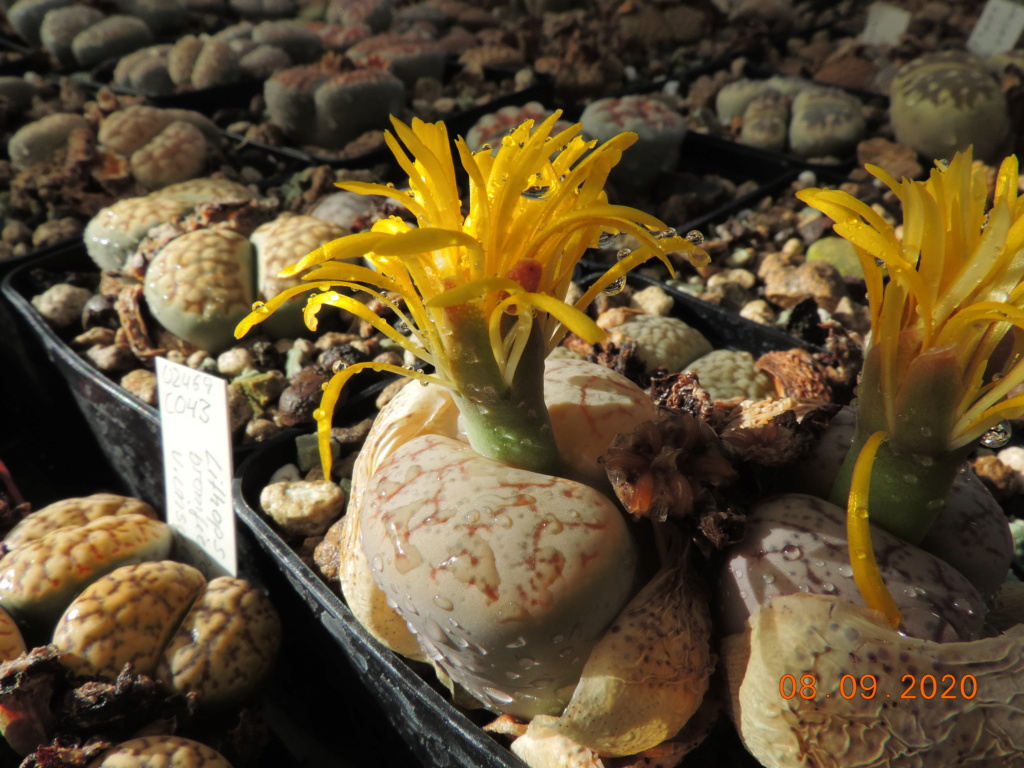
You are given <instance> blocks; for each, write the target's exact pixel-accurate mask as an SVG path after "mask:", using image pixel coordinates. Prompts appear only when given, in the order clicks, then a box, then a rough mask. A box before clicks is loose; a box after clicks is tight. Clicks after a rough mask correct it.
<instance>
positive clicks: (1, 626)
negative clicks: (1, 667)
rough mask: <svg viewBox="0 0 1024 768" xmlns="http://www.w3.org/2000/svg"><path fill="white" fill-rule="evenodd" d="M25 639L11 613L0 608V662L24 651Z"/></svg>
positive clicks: (15, 656)
mask: <svg viewBox="0 0 1024 768" xmlns="http://www.w3.org/2000/svg"><path fill="white" fill-rule="evenodd" d="M25 650H26V649H25V640H24V639H23V638H22V636H21V630H20V629H18V625H17V624H15V623H14V619H12V618H11V614H9V613H8V612H7V611H5V610H3V609H2V608H0V662H3V661H10V660H11V659H16V658H18V657H19V656H21V654H23V653H24V652H25Z"/></svg>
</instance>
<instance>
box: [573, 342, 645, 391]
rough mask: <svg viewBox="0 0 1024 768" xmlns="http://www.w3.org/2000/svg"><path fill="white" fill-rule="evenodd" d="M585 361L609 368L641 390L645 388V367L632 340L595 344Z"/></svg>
mask: <svg viewBox="0 0 1024 768" xmlns="http://www.w3.org/2000/svg"><path fill="white" fill-rule="evenodd" d="M586 357H587V360H589V361H590V362H592V363H597V364H598V365H603V366H604V367H605V368H611V369H612V370H613V371H615V372H616V373H617V374H619V375H620V376H625V377H626V378H627V379H629V380H630V381H632V382H633V383H634V384H637V385H638V386H640V387H641V388H646V387H647V382H648V379H649V377H648V375H647V367H646V365H645V364H644V361H643V360H642V359H641V358H640V354H639V353H638V352H637V344H636V342H635V341H634V340H633V339H623V340H622V341H621V342H619V343H615V342H611V341H609V342H607V343H603V344H602V343H600V342H599V343H597V344H595V345H594V346H593V348H592V350H591V352H590V354H588V355H587V356H586Z"/></svg>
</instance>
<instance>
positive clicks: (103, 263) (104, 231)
mask: <svg viewBox="0 0 1024 768" xmlns="http://www.w3.org/2000/svg"><path fill="white" fill-rule="evenodd" d="M191 208H192V203H191V202H189V201H187V200H182V199H179V198H177V197H170V196H163V195H147V196H146V197H129V198H126V199H125V200H118V201H117V202H116V203H114V204H113V205H109V206H107V207H106V208H103V209H102V210H101V211H100V212H99V213H97V214H96V215H95V216H93V217H92V219H91V220H90V221H89V223H88V224H87V225H86V226H85V233H84V235H83V237H84V239H85V250H86V251H87V252H88V253H89V256H90V258H92V260H93V261H94V262H96V266H98V267H99V268H100V269H111V270H118V269H121V268H122V267H123V266H124V265H125V262H126V261H127V260H128V256H129V255H130V254H131V253H132V252H133V251H134V250H135V249H136V248H137V247H138V245H139V242H140V241H141V240H142V238H143V237H145V236H146V233H147V232H149V230H150V229H152V228H153V227H155V226H156V225H157V224H163V223H164V222H166V221H169V220H171V219H172V218H174V217H175V216H179V215H181V214H183V213H185V212H186V211H188V210H190V209H191Z"/></svg>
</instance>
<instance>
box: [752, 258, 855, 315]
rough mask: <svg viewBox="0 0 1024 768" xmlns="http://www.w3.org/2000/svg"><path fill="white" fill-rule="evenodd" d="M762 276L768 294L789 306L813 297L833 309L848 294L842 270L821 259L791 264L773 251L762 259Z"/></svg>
mask: <svg viewBox="0 0 1024 768" xmlns="http://www.w3.org/2000/svg"><path fill="white" fill-rule="evenodd" d="M758 276H759V277H760V278H761V279H762V280H763V281H764V295H765V297H766V298H767V299H768V300H769V301H770V302H772V303H773V304H775V305H777V306H780V307H784V308H786V309H790V308H792V307H795V306H796V305H797V304H799V303H800V302H801V301H803V300H804V299H808V298H812V299H814V301H815V303H816V304H817V305H818V306H819V307H821V308H823V309H825V310H828V311H829V312H831V311H832V310H833V309H835V307H836V305H837V304H838V303H839V300H840V299H841V298H842V297H843V296H846V295H847V292H846V285H845V283H844V282H843V278H842V275H840V274H839V271H838V270H837V269H836V268H835V267H833V266H832V265H831V264H825V263H824V262H820V261H809V262H806V263H804V264H800V265H798V266H791V265H788V264H786V263H784V262H783V260H782V258H781V257H780V256H778V255H776V254H771V255H769V256H767V257H765V260H764V261H763V262H762V264H761V268H760V269H759V270H758Z"/></svg>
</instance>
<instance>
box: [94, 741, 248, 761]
mask: <svg viewBox="0 0 1024 768" xmlns="http://www.w3.org/2000/svg"><path fill="white" fill-rule="evenodd" d="M178 766H188V768H232V767H231V763H229V762H228V761H227V759H226V758H225V757H224V756H223V755H222V754H221V753H220V752H218V751H217V750H215V749H213V748H212V747H208V746H207V745H205V744H203V743H201V742H198V741H195V740H193V739H185V738H182V737H181V736H139V737H137V738H134V739H129V740H128V741H123V742H121V743H120V744H116V745H114V746H113V747H111V748H110V749H109V750H106V751H105V752H104V753H103V754H102V755H100V756H99V757H97V758H96V759H95V760H93V761H91V762H90V763H89V764H88V765H87V766H86V768H177V767H178Z"/></svg>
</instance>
